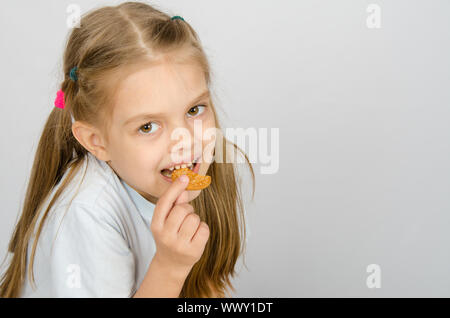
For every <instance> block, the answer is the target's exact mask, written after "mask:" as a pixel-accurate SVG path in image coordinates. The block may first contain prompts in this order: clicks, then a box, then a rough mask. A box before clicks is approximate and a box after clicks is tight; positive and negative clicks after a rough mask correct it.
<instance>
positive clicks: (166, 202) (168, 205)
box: [152, 176, 189, 227]
mask: <svg viewBox="0 0 450 318" xmlns="http://www.w3.org/2000/svg"><path fill="white" fill-rule="evenodd" d="M188 183H189V178H188V177H187V176H180V177H179V178H177V179H176V180H175V181H173V182H172V184H171V185H170V187H169V189H167V191H166V192H165V193H164V194H163V195H162V196H161V197H160V198H159V199H158V201H157V202H156V206H155V210H154V211H153V217H152V223H153V222H154V224H155V225H156V226H158V227H159V226H162V225H163V224H164V222H165V220H166V218H167V215H168V214H169V211H170V210H171V209H172V207H173V205H174V203H175V201H176V200H177V199H178V197H179V196H180V195H181V194H182V192H183V191H184V189H185V188H186V186H187V185H188Z"/></svg>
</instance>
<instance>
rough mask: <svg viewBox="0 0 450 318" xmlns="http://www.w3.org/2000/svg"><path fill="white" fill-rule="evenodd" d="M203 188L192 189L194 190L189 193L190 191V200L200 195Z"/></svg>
mask: <svg viewBox="0 0 450 318" xmlns="http://www.w3.org/2000/svg"><path fill="white" fill-rule="evenodd" d="M201 191H202V190H192V191H188V193H189V199H188V200H189V201H192V200H194V199H195V198H196V197H198V196H199V195H200V192H201Z"/></svg>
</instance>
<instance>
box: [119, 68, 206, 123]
mask: <svg viewBox="0 0 450 318" xmlns="http://www.w3.org/2000/svg"><path fill="white" fill-rule="evenodd" d="M205 90H208V88H207V83H206V81H205V76H204V73H203V71H202V69H201V68H200V67H198V66H196V65H195V64H193V63H189V64H187V63H184V64H181V63H172V62H161V63H158V64H154V65H150V66H143V67H142V68H136V70H133V71H132V72H130V73H129V74H128V75H126V77H124V79H123V80H121V82H120V84H119V85H118V87H117V90H116V92H115V94H114V95H115V96H114V115H113V117H114V118H113V120H114V121H119V122H124V121H126V120H127V119H128V118H130V117H132V116H133V115H137V114H140V113H167V114H170V113H171V112H178V111H179V110H181V109H184V108H185V107H187V106H188V105H187V104H188V103H189V102H191V101H192V100H193V99H194V98H195V97H197V96H198V95H199V94H201V93H203V92H204V91H205Z"/></svg>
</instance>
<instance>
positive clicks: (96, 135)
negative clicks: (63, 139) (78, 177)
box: [72, 121, 110, 161]
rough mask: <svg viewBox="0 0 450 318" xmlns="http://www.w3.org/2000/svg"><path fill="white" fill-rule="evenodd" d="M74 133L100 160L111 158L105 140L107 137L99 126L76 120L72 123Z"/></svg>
mask: <svg viewBox="0 0 450 318" xmlns="http://www.w3.org/2000/svg"><path fill="white" fill-rule="evenodd" d="M72 134H73V136H74V137H75V139H76V140H78V142H79V143H80V144H81V145H82V146H83V147H84V148H85V149H86V150H87V151H89V152H90V153H92V154H93V155H94V156H95V157H97V158H98V159H99V160H102V161H109V160H110V156H109V153H108V150H107V145H106V144H105V142H104V140H105V138H104V137H103V136H102V134H101V133H100V131H99V130H98V129H97V128H95V127H93V126H91V125H88V124H86V123H84V122H82V121H76V122H74V123H73V124H72Z"/></svg>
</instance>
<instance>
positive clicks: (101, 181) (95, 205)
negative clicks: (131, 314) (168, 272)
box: [21, 153, 156, 297]
mask: <svg viewBox="0 0 450 318" xmlns="http://www.w3.org/2000/svg"><path fill="white" fill-rule="evenodd" d="M83 175H84V179H82V178H83ZM66 176H67V172H66V174H65V175H64V176H63V179H65V178H66ZM63 179H62V180H61V181H60V182H59V183H58V185H57V186H56V187H55V188H54V189H53V190H52V193H51V195H50V196H49V197H47V199H46V201H45V203H44V205H43V207H44V208H43V209H41V210H40V212H39V213H40V217H42V215H43V212H44V211H45V210H46V208H47V206H48V203H49V200H50V199H51V198H53V194H54V193H55V191H56V190H57V189H58V188H59V186H60V185H61V184H62V181H63ZM77 191H78V193H77V194H76V192H77ZM75 194H76V195H75ZM74 195H75V196H74ZM72 198H73V200H72ZM154 207H155V205H154V204H153V203H151V202H149V201H147V200H146V199H145V198H144V197H142V196H141V195H140V194H139V193H138V192H136V191H135V190H134V189H132V188H131V187H130V186H128V185H127V184H126V183H125V182H124V181H123V180H122V179H120V178H119V177H118V176H117V175H116V173H115V172H114V170H112V169H111V167H110V166H109V165H108V164H107V163H106V162H104V161H101V160H98V159H97V158H96V157H95V156H94V155H92V154H90V153H88V155H87V157H86V160H84V163H83V164H82V167H81V168H80V170H79V171H78V173H77V175H76V176H75V177H74V179H73V180H72V182H71V183H70V184H69V185H68V187H67V188H66V191H64V192H63V193H62V195H61V196H60V197H59V198H58V200H57V201H56V202H55V203H54V205H53V207H52V208H51V209H50V211H49V215H48V217H47V219H46V222H45V224H44V227H43V229H42V232H41V235H40V237H39V240H38V245H37V248H36V254H35V258H34V266H33V271H34V278H35V283H36V286H35V287H36V289H34V288H32V286H31V285H30V282H29V279H28V278H29V277H28V264H29V258H30V255H31V249H32V245H33V241H34V236H33V238H32V239H31V240H30V242H29V245H28V255H27V273H26V277H25V285H24V288H23V291H22V295H21V297H132V296H133V295H134V293H135V292H136V290H137V289H138V288H139V286H140V284H141V282H142V280H143V279H144V276H145V274H146V272H147V269H148V266H149V264H150V262H151V260H152V258H153V256H154V254H155V252H156V246H155V242H154V239H153V236H152V233H151V231H150V222H151V218H152V215H153V210H154ZM39 222H40V219H39V220H38V223H37V224H39ZM36 230H37V225H36V228H35V233H36ZM33 287H34V286H33Z"/></svg>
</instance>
